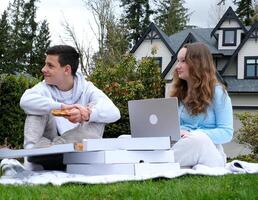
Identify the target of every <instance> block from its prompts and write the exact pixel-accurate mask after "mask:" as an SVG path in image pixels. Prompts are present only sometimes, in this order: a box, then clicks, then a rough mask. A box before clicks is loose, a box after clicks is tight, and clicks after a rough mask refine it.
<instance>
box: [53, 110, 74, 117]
mask: <svg viewBox="0 0 258 200" xmlns="http://www.w3.org/2000/svg"><path fill="white" fill-rule="evenodd" d="M51 114H52V115H54V116H56V117H66V116H70V113H69V110H65V109H54V110H51Z"/></svg>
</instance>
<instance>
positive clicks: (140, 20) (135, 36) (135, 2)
mask: <svg viewBox="0 0 258 200" xmlns="http://www.w3.org/2000/svg"><path fill="white" fill-rule="evenodd" d="M121 7H123V9H124V14H123V15H122V19H121V20H122V23H123V24H125V26H126V29H127V30H128V31H127V32H128V33H127V38H128V41H129V43H130V44H135V43H136V42H137V41H138V40H139V39H140V37H141V35H142V33H143V32H144V31H145V30H146V28H147V27H148V26H149V24H150V16H151V15H152V14H153V13H154V11H153V10H152V9H151V8H150V4H149V0H121Z"/></svg>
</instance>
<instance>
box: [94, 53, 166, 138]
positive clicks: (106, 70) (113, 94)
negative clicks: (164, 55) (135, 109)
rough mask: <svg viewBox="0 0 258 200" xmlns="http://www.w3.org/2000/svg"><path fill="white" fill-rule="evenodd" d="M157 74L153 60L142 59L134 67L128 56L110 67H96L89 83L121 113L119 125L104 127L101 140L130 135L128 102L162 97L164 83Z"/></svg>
mask: <svg viewBox="0 0 258 200" xmlns="http://www.w3.org/2000/svg"><path fill="white" fill-rule="evenodd" d="M160 71H161V69H160V68H159V67H158V65H157V64H156V63H155V61H154V60H153V59H151V58H149V59H147V58H146V59H143V60H142V61H141V62H139V63H137V62H136V60H135V58H134V57H133V56H132V55H127V56H124V57H123V58H122V59H121V62H120V63H118V64H116V65H114V66H106V64H105V63H98V65H97V67H96V68H95V69H94V72H93V74H91V76H90V77H89V80H90V81H92V82H93V83H94V84H95V85H96V86H97V87H98V88H100V89H101V90H103V91H104V92H105V94H107V95H108V96H109V97H110V98H111V99H112V100H113V102H114V104H115V105H116V106H117V107H118V108H119V110H120V112H121V119H120V120H119V121H117V122H116V123H111V124H108V125H107V126H106V128H105V133H104V137H117V136H119V135H121V134H130V126H129V116H128V101H129V100H134V99H146V98H160V97H163V96H164V86H165V83H164V81H163V80H162V78H161V74H160Z"/></svg>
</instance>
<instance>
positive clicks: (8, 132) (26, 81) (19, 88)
mask: <svg viewBox="0 0 258 200" xmlns="http://www.w3.org/2000/svg"><path fill="white" fill-rule="evenodd" d="M37 82H38V80H37V79H35V78H31V77H26V76H23V75H19V76H17V75H5V74H2V75H1V76H0V113H1V115H0V145H4V144H5V145H8V146H9V147H11V148H21V147H22V144H23V127H24V121H25V113H24V111H23V110H22V109H21V108H20V105H19V102H20V98H21V96H22V94H23V93H24V91H25V90H26V89H28V88H30V87H32V86H33V85H35V84H36V83H37Z"/></svg>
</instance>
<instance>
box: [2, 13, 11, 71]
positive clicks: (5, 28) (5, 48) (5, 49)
mask: <svg viewBox="0 0 258 200" xmlns="http://www.w3.org/2000/svg"><path fill="white" fill-rule="evenodd" d="M7 17H8V16H7V11H4V12H3V14H2V17H1V19H0V74H2V73H6V72H8V71H9V70H10V69H8V66H9V64H8V63H9V61H10V59H9V50H10V48H9V44H10V28H11V27H10V25H9V23H8V21H7Z"/></svg>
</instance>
